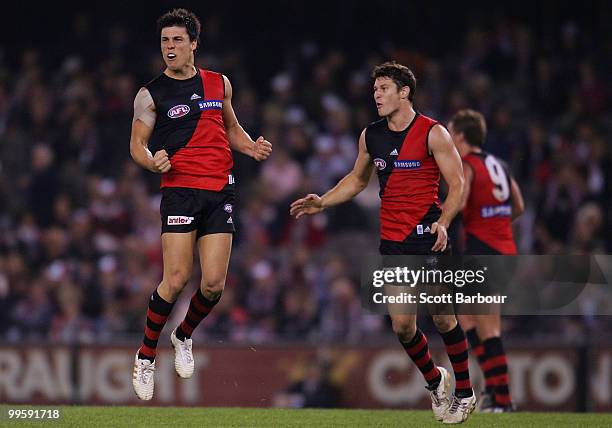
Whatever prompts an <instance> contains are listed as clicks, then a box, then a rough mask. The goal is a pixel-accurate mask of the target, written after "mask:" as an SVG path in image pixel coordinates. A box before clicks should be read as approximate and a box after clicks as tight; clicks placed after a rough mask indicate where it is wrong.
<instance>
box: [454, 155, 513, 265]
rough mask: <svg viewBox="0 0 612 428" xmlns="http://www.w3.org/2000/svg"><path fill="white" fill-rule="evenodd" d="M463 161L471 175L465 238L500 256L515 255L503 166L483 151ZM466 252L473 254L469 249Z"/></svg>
mask: <svg viewBox="0 0 612 428" xmlns="http://www.w3.org/2000/svg"><path fill="white" fill-rule="evenodd" d="M463 162H464V163H465V164H467V165H469V166H470V167H471V169H472V172H473V176H472V182H471V185H470V194H469V196H468V200H467V203H466V206H465V208H464V210H463V227H464V230H465V233H466V235H472V236H473V237H475V238H477V239H478V240H479V241H481V242H482V243H484V244H486V246H488V247H491V248H492V249H494V250H496V251H498V252H499V253H501V254H516V245H515V243H514V237H513V233H512V204H511V194H512V185H511V175H510V173H509V170H508V168H507V166H506V165H505V164H504V162H502V161H501V160H499V159H497V158H496V157H495V156H493V155H491V154H489V153H486V152H480V153H469V154H467V155H466V156H464V157H463ZM468 242H469V239H468ZM466 251H467V252H468V253H472V252H473V251H472V250H471V249H470V248H466Z"/></svg>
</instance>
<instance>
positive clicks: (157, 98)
mask: <svg viewBox="0 0 612 428" xmlns="http://www.w3.org/2000/svg"><path fill="white" fill-rule="evenodd" d="M145 86H146V88H147V89H148V90H149V92H150V93H151V97H152V98H153V102H154V103H155V111H156V114H157V118H156V121H155V127H154V128H153V133H152V135H151V139H150V141H149V150H150V151H151V152H152V153H155V152H156V151H158V150H161V149H165V150H166V152H168V156H169V158H170V162H171V164H172V168H171V169H170V171H168V172H167V173H164V174H162V179H161V187H189V188H195V189H204V190H212V191H220V190H221V189H223V187H224V186H225V185H227V184H228V182H230V183H231V182H233V177H232V176H231V174H232V172H231V170H232V166H233V158H232V151H231V149H230V145H229V140H228V138H227V135H226V133H225V126H224V123H223V115H222V111H223V100H224V98H225V84H224V81H223V75H221V74H219V73H215V72H213V71H208V70H202V69H198V72H197V73H196V74H195V76H193V77H191V78H189V79H186V80H178V79H173V78H171V77H168V76H167V75H166V74H163V73H162V74H161V75H159V76H158V77H157V78H155V79H154V80H152V81H151V82H150V83H148V84H147V85H145Z"/></svg>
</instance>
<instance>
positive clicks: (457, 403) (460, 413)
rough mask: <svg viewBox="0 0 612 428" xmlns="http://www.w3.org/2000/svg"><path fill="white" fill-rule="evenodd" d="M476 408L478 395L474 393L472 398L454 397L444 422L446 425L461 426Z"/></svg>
mask: <svg viewBox="0 0 612 428" xmlns="http://www.w3.org/2000/svg"><path fill="white" fill-rule="evenodd" d="M475 407H476V395H475V394H474V393H472V396H471V397H465V398H458V397H456V396H453V401H452V402H451V405H450V407H449V408H448V410H447V411H446V413H445V414H444V419H442V422H444V423H445V424H460V423H462V422H465V421H466V420H467V418H469V417H470V414H471V413H472V412H473V411H474V408H475Z"/></svg>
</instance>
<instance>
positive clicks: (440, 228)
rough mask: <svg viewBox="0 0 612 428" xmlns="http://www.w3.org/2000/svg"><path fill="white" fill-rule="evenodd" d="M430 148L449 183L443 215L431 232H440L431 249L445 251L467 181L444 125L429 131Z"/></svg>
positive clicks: (434, 224) (459, 158)
mask: <svg viewBox="0 0 612 428" xmlns="http://www.w3.org/2000/svg"><path fill="white" fill-rule="evenodd" d="M429 150H430V151H431V153H432V155H433V156H434V158H435V160H436V163H437V164H438V168H440V173H441V174H442V177H444V180H445V181H446V183H447V184H448V195H447V197H446V201H445V202H444V206H443V207H442V215H440V218H439V219H438V221H437V222H435V223H433V224H432V225H431V233H432V234H434V233H437V234H438V238H437V239H436V243H435V244H434V246H433V247H431V249H432V251H444V250H446V246H447V243H448V231H447V229H448V226H449V225H450V223H451V221H452V220H453V218H455V216H456V215H457V213H458V212H459V209H460V207H461V202H462V196H463V184H464V181H465V180H464V177H463V166H462V164H461V157H460V156H459V152H458V151H457V149H456V148H455V145H454V144H453V140H452V139H451V136H450V134H449V133H448V131H447V130H446V129H445V128H444V127H442V126H439V125H436V126H434V127H433V129H432V130H431V132H430V133H429Z"/></svg>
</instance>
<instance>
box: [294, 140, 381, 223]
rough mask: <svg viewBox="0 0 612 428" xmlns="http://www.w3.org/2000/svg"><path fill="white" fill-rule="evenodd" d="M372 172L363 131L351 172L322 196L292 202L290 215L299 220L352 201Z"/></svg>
mask: <svg viewBox="0 0 612 428" xmlns="http://www.w3.org/2000/svg"><path fill="white" fill-rule="evenodd" d="M372 171H374V166H373V164H372V158H371V156H370V154H369V153H368V151H367V149H366V144H365V130H364V131H363V132H362V133H361V136H360V137H359V154H358V155H357V160H356V161H355V166H354V167H353V170H352V171H351V172H349V173H348V174H347V175H346V176H344V178H343V179H342V180H340V181H339V182H338V184H336V186H335V187H334V188H333V189H331V190H330V191H328V192H327V193H325V194H324V195H323V196H318V195H315V194H313V193H311V194H310V195H307V196H306V197H304V198H302V199H298V200H297V201H295V202H293V203H292V204H291V208H290V213H291V215H292V216H295V218H300V217H301V216H303V215H307V214H316V213H319V212H321V211H323V210H324V209H326V208H329V207H333V206H335V205H339V204H342V203H344V202H347V201H349V200H351V199H353V198H354V197H355V196H357V195H358V194H359V193H360V192H361V191H362V190H363V189H365V188H366V187H367V185H368V183H369V182H370V177H371V176H372Z"/></svg>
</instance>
